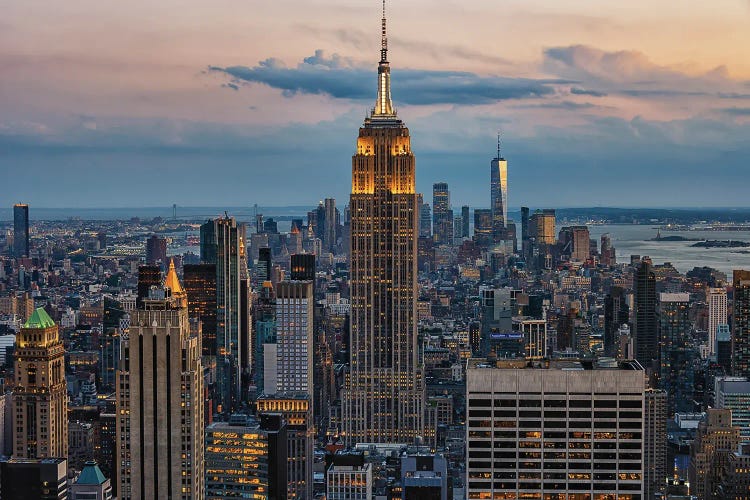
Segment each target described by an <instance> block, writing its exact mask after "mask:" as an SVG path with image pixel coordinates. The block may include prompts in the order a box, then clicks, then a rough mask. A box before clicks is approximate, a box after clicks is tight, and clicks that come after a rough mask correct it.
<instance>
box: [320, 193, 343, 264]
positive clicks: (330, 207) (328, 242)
mask: <svg viewBox="0 0 750 500" xmlns="http://www.w3.org/2000/svg"><path fill="white" fill-rule="evenodd" d="M324 207H325V217H324V219H323V238H322V239H323V249H324V250H325V251H326V252H331V253H334V252H335V250H336V239H337V237H338V227H339V219H340V217H339V211H338V210H337V209H336V200H334V199H333V198H326V199H325V201H324Z"/></svg>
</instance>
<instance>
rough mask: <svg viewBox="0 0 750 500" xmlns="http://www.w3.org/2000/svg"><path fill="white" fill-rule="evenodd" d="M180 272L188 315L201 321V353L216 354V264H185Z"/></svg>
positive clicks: (204, 354)
mask: <svg viewBox="0 0 750 500" xmlns="http://www.w3.org/2000/svg"><path fill="white" fill-rule="evenodd" d="M182 274H183V279H182V281H183V283H184V288H185V293H187V296H188V315H189V317H190V319H195V320H197V321H200V323H201V353H202V354H203V356H216V264H186V265H185V266H183V268H182Z"/></svg>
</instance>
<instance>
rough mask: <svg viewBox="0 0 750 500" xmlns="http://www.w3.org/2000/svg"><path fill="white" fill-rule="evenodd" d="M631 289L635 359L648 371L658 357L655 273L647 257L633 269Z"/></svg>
mask: <svg viewBox="0 0 750 500" xmlns="http://www.w3.org/2000/svg"><path fill="white" fill-rule="evenodd" d="M633 291H634V298H633V308H634V311H633V336H634V337H635V359H637V360H638V361H639V362H640V363H641V365H642V366H643V367H644V368H646V370H647V371H649V370H652V369H653V366H654V365H653V361H654V360H658V358H659V318H658V315H657V312H656V275H655V274H654V271H653V269H652V266H651V259H649V258H648V257H644V258H643V260H642V261H641V263H640V265H639V266H638V268H637V269H636V271H635V276H634V278H633ZM657 366H658V363H657Z"/></svg>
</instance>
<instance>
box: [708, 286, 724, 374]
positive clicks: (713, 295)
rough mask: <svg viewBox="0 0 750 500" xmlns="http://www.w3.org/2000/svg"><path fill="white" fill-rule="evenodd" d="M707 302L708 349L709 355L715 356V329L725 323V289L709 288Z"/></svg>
mask: <svg viewBox="0 0 750 500" xmlns="http://www.w3.org/2000/svg"><path fill="white" fill-rule="evenodd" d="M706 295H707V297H706V299H707V300H706V301H707V302H708V349H709V352H710V356H711V357H712V358H714V359H715V358H716V331H717V330H718V328H719V325H726V324H727V289H726V288H724V287H721V288H709V289H708V291H707V293H706Z"/></svg>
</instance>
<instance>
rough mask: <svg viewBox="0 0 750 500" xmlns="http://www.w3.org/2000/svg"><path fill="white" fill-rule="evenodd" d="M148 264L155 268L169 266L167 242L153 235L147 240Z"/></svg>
mask: <svg viewBox="0 0 750 500" xmlns="http://www.w3.org/2000/svg"><path fill="white" fill-rule="evenodd" d="M146 264H148V265H150V266H153V265H155V264H161V265H162V266H166V265H167V240H166V238H160V237H159V236H157V235H155V234H152V235H151V237H150V238H148V239H147V240H146Z"/></svg>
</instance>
